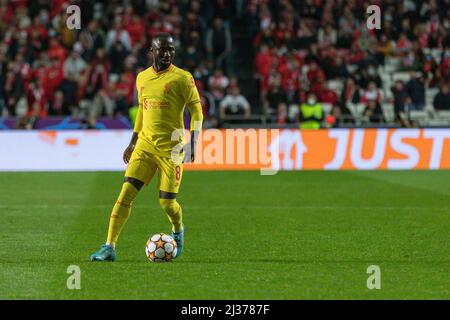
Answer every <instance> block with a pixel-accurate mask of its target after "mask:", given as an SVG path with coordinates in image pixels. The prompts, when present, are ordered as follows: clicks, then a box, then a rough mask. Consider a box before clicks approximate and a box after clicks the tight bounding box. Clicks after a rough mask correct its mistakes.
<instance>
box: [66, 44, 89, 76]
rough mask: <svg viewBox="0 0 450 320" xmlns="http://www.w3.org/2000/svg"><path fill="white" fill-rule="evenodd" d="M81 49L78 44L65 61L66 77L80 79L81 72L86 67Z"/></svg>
mask: <svg viewBox="0 0 450 320" xmlns="http://www.w3.org/2000/svg"><path fill="white" fill-rule="evenodd" d="M80 51H81V47H80V46H77V47H76V48H75V49H74V50H72V51H71V52H70V55H69V57H68V58H67V59H66V61H65V62H64V66H63V69H64V78H66V79H69V78H70V79H72V80H73V81H77V82H78V81H79V80H80V75H81V73H82V72H83V71H84V70H85V69H86V62H85V61H84V60H83V58H81V56H80Z"/></svg>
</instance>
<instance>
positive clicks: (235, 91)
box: [220, 87, 251, 122]
mask: <svg viewBox="0 0 450 320" xmlns="http://www.w3.org/2000/svg"><path fill="white" fill-rule="evenodd" d="M250 114H251V111H250V104H249V103H248V101H247V99H246V98H245V97H244V96H243V95H242V94H241V92H240V89H239V87H233V88H232V89H231V90H230V93H228V94H227V95H226V96H225V98H224V99H223V100H222V101H221V102H220V119H221V120H222V121H223V120H226V118H227V116H242V117H243V119H248V118H250ZM233 120H234V119H232V120H231V121H233ZM227 122H228V121H227Z"/></svg>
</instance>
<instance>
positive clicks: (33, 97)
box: [27, 79, 47, 118]
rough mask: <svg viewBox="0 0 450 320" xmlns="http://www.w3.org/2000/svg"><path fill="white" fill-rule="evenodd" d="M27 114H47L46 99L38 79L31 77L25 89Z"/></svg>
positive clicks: (37, 115)
mask: <svg viewBox="0 0 450 320" xmlns="http://www.w3.org/2000/svg"><path fill="white" fill-rule="evenodd" d="M27 104H28V112H27V115H29V116H33V117H37V118H40V117H45V116H46V115H47V100H46V99H45V94H44V89H43V88H42V85H41V81H40V80H39V79H33V80H32V81H31V82H30V84H29V85H28V89H27Z"/></svg>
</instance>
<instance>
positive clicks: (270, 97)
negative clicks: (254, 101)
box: [263, 78, 287, 124]
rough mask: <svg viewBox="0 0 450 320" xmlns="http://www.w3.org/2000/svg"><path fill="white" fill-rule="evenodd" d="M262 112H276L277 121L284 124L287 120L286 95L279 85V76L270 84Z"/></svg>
mask: <svg viewBox="0 0 450 320" xmlns="http://www.w3.org/2000/svg"><path fill="white" fill-rule="evenodd" d="M263 105H264V112H265V114H267V115H270V114H274V113H277V114H278V120H277V121H278V123H279V124H284V123H286V121H287V96H286V92H285V91H284V90H283V88H282V87H281V81H280V78H277V79H276V81H275V82H274V83H273V84H272V86H271V88H270V89H269V92H268V93H267V95H266V96H265V99H264V102H263Z"/></svg>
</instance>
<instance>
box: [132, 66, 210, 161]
mask: <svg viewBox="0 0 450 320" xmlns="http://www.w3.org/2000/svg"><path fill="white" fill-rule="evenodd" d="M136 88H137V92H138V101H139V109H138V113H137V116H136V122H135V125H134V131H135V132H136V133H138V134H139V139H142V140H145V141H146V142H148V145H149V150H148V151H149V152H150V153H153V154H156V155H160V156H165V157H170V156H171V152H172V149H173V148H174V147H175V146H176V145H179V144H180V142H182V143H183V142H184V121H183V113H184V108H185V106H187V107H188V109H189V112H190V114H191V130H196V131H200V129H201V124H202V120H203V113H202V107H201V104H200V96H199V94H198V90H197V87H196V86H195V81H194V78H193V77H192V75H191V74H190V73H189V72H188V71H185V70H183V69H180V68H178V67H176V66H174V65H173V64H171V65H170V66H169V67H168V68H167V69H165V70H163V71H161V72H156V71H155V70H154V69H153V67H150V68H147V69H145V70H144V71H142V72H140V73H139V74H138V75H137V78H136ZM180 129H181V130H183V131H182V132H183V134H178V135H177V134H175V132H176V131H177V130H178V132H180V131H179V130H180Z"/></svg>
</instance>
